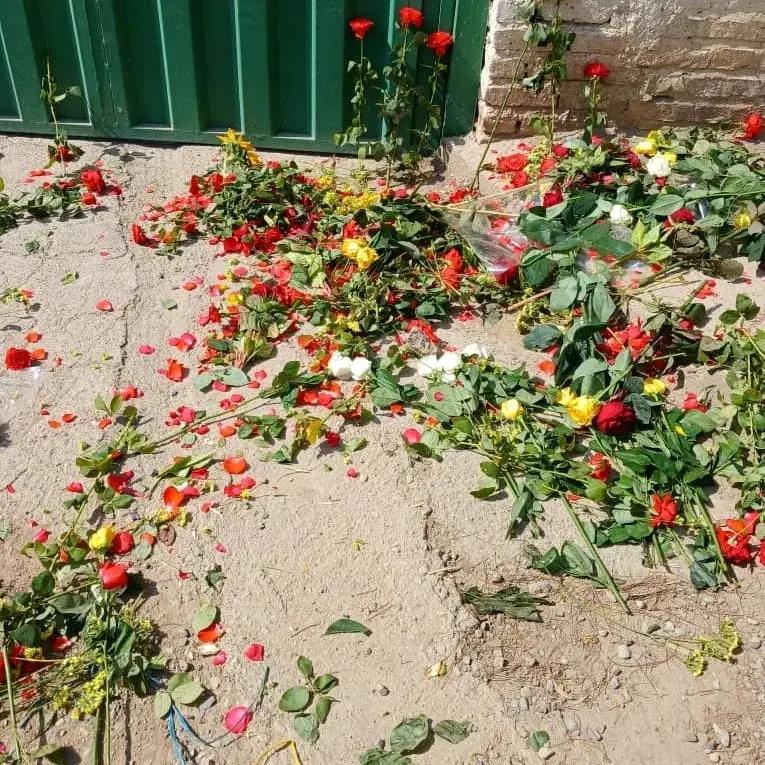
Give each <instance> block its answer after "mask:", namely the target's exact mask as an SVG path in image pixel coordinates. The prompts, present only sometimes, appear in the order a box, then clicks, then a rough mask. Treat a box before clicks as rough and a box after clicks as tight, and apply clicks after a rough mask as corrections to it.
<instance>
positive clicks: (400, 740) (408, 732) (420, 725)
mask: <svg viewBox="0 0 765 765" xmlns="http://www.w3.org/2000/svg"><path fill="white" fill-rule="evenodd" d="M429 735H430V720H429V719H428V718H427V717H426V716H425V715H418V716H417V717H410V718H408V719H406V720H403V721H402V722H400V723H399V724H398V725H397V726H396V727H395V728H394V729H393V730H392V731H391V734H390V748H391V749H392V750H393V751H394V752H399V753H401V754H407V753H409V752H414V751H415V750H416V749H417V748H418V747H420V746H421V745H422V744H424V743H425V741H427V739H428V736H429Z"/></svg>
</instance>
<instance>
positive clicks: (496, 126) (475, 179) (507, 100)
mask: <svg viewBox="0 0 765 765" xmlns="http://www.w3.org/2000/svg"><path fill="white" fill-rule="evenodd" d="M528 50H529V41H528V40H526V43H525V45H524V46H523V50H522V51H521V55H520V56H518V61H517V62H516V64H515V71H514V72H513V78H512V79H511V80H510V87H509V89H508V91H507V93H505V97H504V99H502V104H501V105H500V107H499V111H498V112H497V116H496V118H495V120H494V124H493V125H492V128H491V133H489V141H488V143H487V144H486V146H485V148H484V150H483V154H481V159H480V160H478V166H477V167H476V169H475V175H474V176H473V180H472V182H471V183H470V190H471V191H473V189H475V188H478V189H479V190H480V178H481V168H482V167H483V164H484V162H486V157H487V156H488V155H489V149H490V148H491V145H492V143H494V138H495V136H496V135H497V130H499V123H500V121H501V120H502V115H503V114H504V111H505V109H506V108H507V105H508V104H509V103H510V96H511V95H512V94H513V90H515V84H516V83H517V82H518V74H519V73H520V71H521V64H522V63H523V60H524V59H525V58H526V53H528Z"/></svg>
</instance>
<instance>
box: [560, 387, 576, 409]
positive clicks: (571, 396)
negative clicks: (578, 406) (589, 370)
mask: <svg viewBox="0 0 765 765" xmlns="http://www.w3.org/2000/svg"><path fill="white" fill-rule="evenodd" d="M556 400H557V402H558V403H559V404H561V406H566V407H567V406H569V405H570V404H571V403H572V402H574V401H576V393H574V391H572V390H571V388H563V389H562V390H561V391H560V393H558V398H557V399H556Z"/></svg>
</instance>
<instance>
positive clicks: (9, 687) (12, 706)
mask: <svg viewBox="0 0 765 765" xmlns="http://www.w3.org/2000/svg"><path fill="white" fill-rule="evenodd" d="M3 669H4V670H5V689H6V692H7V694H8V716H9V717H10V723H11V731H12V734H13V745H14V747H15V749H16V759H18V761H19V763H21V762H22V754H23V752H24V747H23V746H22V745H21V739H20V738H19V728H18V723H17V722H16V702H15V700H14V698H13V680H12V679H11V663H10V662H9V661H8V646H7V645H6V644H5V642H3Z"/></svg>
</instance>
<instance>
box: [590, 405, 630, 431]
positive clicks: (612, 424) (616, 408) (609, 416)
mask: <svg viewBox="0 0 765 765" xmlns="http://www.w3.org/2000/svg"><path fill="white" fill-rule="evenodd" d="M636 422H637V417H636V416H635V410H634V409H633V408H632V407H631V406H627V404H625V403H624V402H623V401H617V400H616V399H614V400H612V401H608V402H606V403H605V404H603V406H602V407H601V408H600V411H599V412H598V416H597V417H596V418H595V428H596V429H597V430H599V431H600V432H601V433H605V434H606V435H609V436H626V435H627V434H628V433H631V432H632V431H633V430H634V429H635V423H636Z"/></svg>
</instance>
